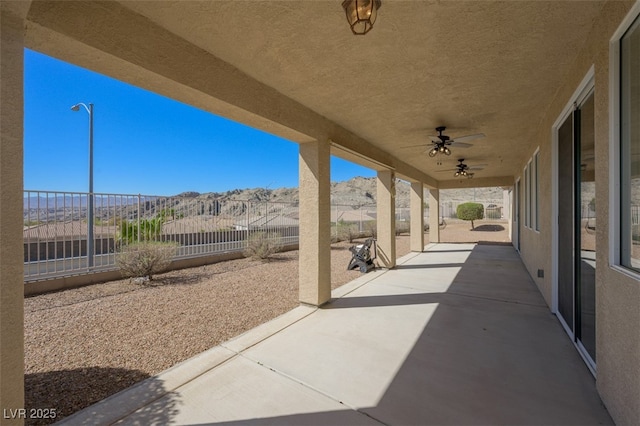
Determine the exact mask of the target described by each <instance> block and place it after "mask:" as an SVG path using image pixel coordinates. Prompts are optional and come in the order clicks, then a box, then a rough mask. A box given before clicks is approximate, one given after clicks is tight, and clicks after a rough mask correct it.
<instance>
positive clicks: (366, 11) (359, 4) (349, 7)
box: [342, 0, 382, 35]
mask: <svg viewBox="0 0 640 426" xmlns="http://www.w3.org/2000/svg"><path fill="white" fill-rule="evenodd" d="M381 5H382V1H381V0H345V1H343V2H342V7H343V8H344V11H345V13H346V15H347V21H349V26H350V27H351V31H352V32H353V33H354V34H356V35H364V34H366V33H368V32H369V31H371V28H373V24H374V23H375V22H376V18H377V17H378V9H380V6H381Z"/></svg>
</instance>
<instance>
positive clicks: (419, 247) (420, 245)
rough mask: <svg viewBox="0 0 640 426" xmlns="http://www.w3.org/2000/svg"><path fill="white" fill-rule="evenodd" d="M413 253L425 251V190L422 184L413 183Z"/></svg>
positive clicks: (411, 243)
mask: <svg viewBox="0 0 640 426" xmlns="http://www.w3.org/2000/svg"><path fill="white" fill-rule="evenodd" d="M409 201H410V204H411V241H410V247H411V251H423V250H424V188H423V186H422V182H411V196H410V200H409Z"/></svg>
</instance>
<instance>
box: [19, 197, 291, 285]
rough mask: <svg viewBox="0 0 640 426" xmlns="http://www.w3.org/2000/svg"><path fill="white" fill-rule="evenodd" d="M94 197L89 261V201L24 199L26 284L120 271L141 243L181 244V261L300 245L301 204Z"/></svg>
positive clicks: (179, 252) (49, 198)
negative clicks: (269, 242) (261, 237)
mask: <svg viewBox="0 0 640 426" xmlns="http://www.w3.org/2000/svg"><path fill="white" fill-rule="evenodd" d="M93 197H94V203H93V204H94V212H93V215H94V230H93V231H94V232H93V235H94V250H93V253H87V250H88V248H87V236H88V233H89V232H88V231H89V230H88V214H89V212H88V207H87V206H88V203H87V200H88V199H89V194H88V193H82V192H58V191H25V192H24V214H23V216H24V228H23V236H24V276H25V281H32V280H42V279H48V278H53V277H61V276H67V275H78V274H86V273H92V272H98V271H104V270H110V269H116V255H117V253H118V250H119V249H120V248H121V247H123V246H124V245H127V244H132V243H136V242H140V241H148V240H150V241H163V242H166V241H172V242H176V243H177V245H178V248H177V252H176V256H175V259H181V258H190V257H197V256H206V255H211V254H217V253H227V252H234V251H242V250H244V249H245V248H246V245H247V240H248V238H249V237H250V236H251V235H253V234H255V233H257V232H265V233H266V234H265V236H266V237H268V238H273V239H276V238H277V239H278V241H279V242H280V243H281V244H282V245H289V244H296V243H297V242H298V232H299V226H298V207H297V204H295V203H281V202H265V201H250V200H249V201H244V200H220V199H214V198H211V197H208V196H199V197H179V196H177V197H164V196H149V195H140V194H139V195H130V194H98V193H96V194H94V195H93ZM90 257H91V258H92V260H93V262H90V261H89V258H90ZM91 264H93V265H92V266H90V265H91Z"/></svg>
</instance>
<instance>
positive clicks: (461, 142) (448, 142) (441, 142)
mask: <svg viewBox="0 0 640 426" xmlns="http://www.w3.org/2000/svg"><path fill="white" fill-rule="evenodd" d="M445 130H446V127H445V126H440V127H436V131H437V132H438V135H437V136H429V138H431V143H432V144H433V147H431V148H430V149H429V151H427V153H428V154H429V157H435V156H436V155H437V154H438V153H440V154H444V155H451V150H450V149H449V146H452V145H455V146H457V147H460V148H468V147H470V146H472V144H470V143H467V141H470V140H473V139H479V138H483V137H484V136H485V135H484V133H477V134H475V135H467V136H461V137H459V138H455V139H451V138H450V137H449V136H447V135H443V134H442V132H444V131H445ZM422 145H423V144H420V145H414V146H422ZM406 148H412V147H409V146H408V147H406Z"/></svg>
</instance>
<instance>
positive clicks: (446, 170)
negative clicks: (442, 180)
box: [436, 169, 458, 173]
mask: <svg viewBox="0 0 640 426" xmlns="http://www.w3.org/2000/svg"><path fill="white" fill-rule="evenodd" d="M456 171H458V169H444V170H436V173H449V172H456Z"/></svg>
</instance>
